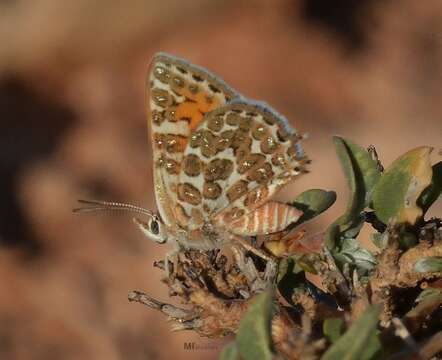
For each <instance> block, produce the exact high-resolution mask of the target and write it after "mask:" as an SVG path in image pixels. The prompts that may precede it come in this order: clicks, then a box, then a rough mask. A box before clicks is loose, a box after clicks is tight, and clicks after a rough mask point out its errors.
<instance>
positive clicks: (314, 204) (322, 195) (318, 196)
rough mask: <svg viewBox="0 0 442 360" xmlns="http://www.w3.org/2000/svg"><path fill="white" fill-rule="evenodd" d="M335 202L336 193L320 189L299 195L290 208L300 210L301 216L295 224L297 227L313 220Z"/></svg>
mask: <svg viewBox="0 0 442 360" xmlns="http://www.w3.org/2000/svg"><path fill="white" fill-rule="evenodd" d="M335 201H336V193H335V192H334V191H325V190H321V189H311V190H307V191H304V192H303V193H301V194H300V195H299V196H298V197H297V198H296V199H295V201H294V202H293V203H291V205H292V206H294V207H295V208H297V209H299V210H301V211H302V212H303V215H302V216H301V218H300V219H299V220H298V221H297V222H296V225H299V224H301V223H303V222H306V221H308V220H311V219H313V218H314V217H316V216H318V215H319V214H321V213H323V212H324V211H325V210H327V209H328V208H329V207H330V206H332V205H333V204H334V203H335Z"/></svg>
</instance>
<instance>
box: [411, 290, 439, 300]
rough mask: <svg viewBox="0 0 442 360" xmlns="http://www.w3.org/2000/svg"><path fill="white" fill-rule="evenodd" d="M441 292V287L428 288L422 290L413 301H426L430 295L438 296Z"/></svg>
mask: <svg viewBox="0 0 442 360" xmlns="http://www.w3.org/2000/svg"><path fill="white" fill-rule="evenodd" d="M441 294H442V290H441V289H435V288H428V289H425V290H424V291H422V292H421V293H420V294H419V296H418V297H417V298H416V300H415V302H417V303H418V302H421V301H426V300H427V299H430V298H432V297H439V296H440V295H441Z"/></svg>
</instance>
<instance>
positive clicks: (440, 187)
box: [418, 161, 442, 214]
mask: <svg viewBox="0 0 442 360" xmlns="http://www.w3.org/2000/svg"><path fill="white" fill-rule="evenodd" d="M432 169H433V176H432V178H431V184H430V186H429V187H427V188H426V189H425V190H424V191H423V192H422V195H421V196H420V198H419V200H418V204H419V206H420V207H421V208H422V210H423V212H424V214H425V213H426V212H427V210H428V209H429V208H430V206H431V205H433V203H434V202H435V201H436V200H437V199H438V198H439V196H440V195H441V194H442V161H439V162H438V163H437V164H435V165H433V167H432Z"/></svg>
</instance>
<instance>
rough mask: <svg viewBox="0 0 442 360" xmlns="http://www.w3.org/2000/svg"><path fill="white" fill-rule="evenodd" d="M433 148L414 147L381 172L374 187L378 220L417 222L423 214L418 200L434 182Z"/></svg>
mask: <svg viewBox="0 0 442 360" xmlns="http://www.w3.org/2000/svg"><path fill="white" fill-rule="evenodd" d="M431 150H432V148H430V147H428V146H422V147H418V148H416V149H413V150H411V151H409V152H407V153H405V154H404V155H402V156H401V157H399V158H398V159H397V160H395V161H394V162H393V163H392V164H391V165H390V166H389V167H388V169H387V170H386V171H385V172H384V173H383V174H382V177H381V178H380V180H379V181H378V183H377V184H376V186H375V188H374V190H373V208H374V210H375V212H376V216H377V217H378V219H379V220H381V221H382V222H384V223H385V224H387V223H388V222H389V221H390V220H391V219H395V220H396V221H397V222H398V223H409V224H411V225H414V224H415V223H416V221H417V220H419V219H420V218H421V217H422V215H423V211H422V209H421V208H420V207H419V206H418V204H417V200H418V198H419V196H420V195H421V193H422V191H423V190H424V189H425V188H427V187H428V186H429V185H430V183H431V178H432V169H431V163H430V152H431Z"/></svg>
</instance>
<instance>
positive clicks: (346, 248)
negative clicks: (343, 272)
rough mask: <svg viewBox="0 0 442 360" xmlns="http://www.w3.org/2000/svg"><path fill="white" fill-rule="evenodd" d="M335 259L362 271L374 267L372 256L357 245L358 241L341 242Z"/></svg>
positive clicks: (349, 239) (348, 239)
mask: <svg viewBox="0 0 442 360" xmlns="http://www.w3.org/2000/svg"><path fill="white" fill-rule="evenodd" d="M335 258H336V259H337V260H338V261H340V262H343V263H349V264H352V265H355V266H356V267H358V268H361V269H364V270H371V269H373V268H374V267H375V266H376V259H375V257H374V256H373V254H372V253H371V252H370V251H368V250H367V249H364V248H363V247H361V246H360V245H359V241H358V240H356V239H352V238H346V239H344V240H343V241H342V246H341V249H340V251H339V252H338V253H336V254H335Z"/></svg>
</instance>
